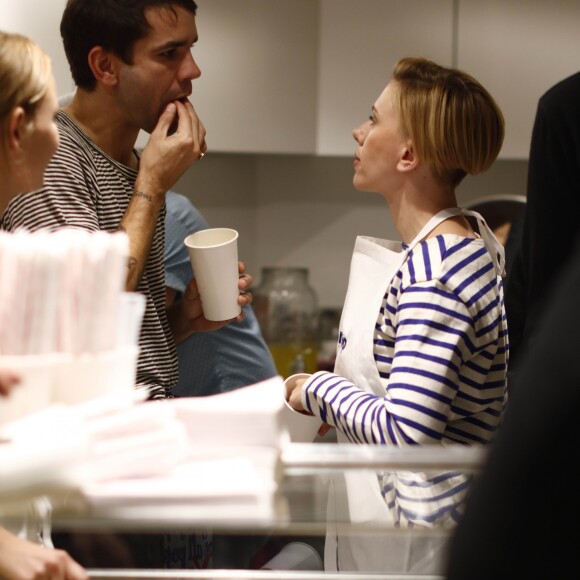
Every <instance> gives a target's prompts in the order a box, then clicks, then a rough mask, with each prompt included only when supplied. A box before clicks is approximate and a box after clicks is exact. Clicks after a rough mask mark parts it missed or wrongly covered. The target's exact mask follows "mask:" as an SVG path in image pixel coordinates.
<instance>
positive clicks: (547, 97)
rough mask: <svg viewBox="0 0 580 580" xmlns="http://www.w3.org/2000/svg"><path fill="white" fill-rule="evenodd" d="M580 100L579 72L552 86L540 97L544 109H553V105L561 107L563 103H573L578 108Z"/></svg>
mask: <svg viewBox="0 0 580 580" xmlns="http://www.w3.org/2000/svg"><path fill="white" fill-rule="evenodd" d="M579 99H580V72H577V73H574V74H573V75H570V76H568V77H566V78H564V79H562V80H560V81H558V82H557V83H555V84H554V85H552V86H551V87H550V88H549V89H548V90H547V91H546V92H545V93H544V94H543V95H542V96H541V97H540V104H541V105H542V106H543V107H551V106H552V105H556V104H557V105H560V106H561V105H562V104H563V103H566V102H571V103H573V105H574V107H575V108H577V107H578V100H579Z"/></svg>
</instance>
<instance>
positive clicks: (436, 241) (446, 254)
mask: <svg viewBox="0 0 580 580" xmlns="http://www.w3.org/2000/svg"><path fill="white" fill-rule="evenodd" d="M487 261H491V258H490V256H489V255H488V254H487V252H486V251H485V245H484V243H483V241H482V240H481V239H479V238H466V237H464V236H458V235H455V234H440V235H437V236H433V237H432V238H427V239H426V240H423V241H422V242H420V244H419V245H418V246H417V247H416V248H415V249H414V250H413V252H412V253H411V256H410V259H409V260H408V266H407V269H408V270H409V271H410V272H411V279H410V282H411V283H420V282H429V281H432V280H445V281H448V280H449V279H450V277H451V274H453V276H454V278H455V280H457V279H458V278H460V277H462V276H464V275H469V272H471V271H473V269H475V268H480V267H481V266H482V265H483V264H484V263H485V262H487Z"/></svg>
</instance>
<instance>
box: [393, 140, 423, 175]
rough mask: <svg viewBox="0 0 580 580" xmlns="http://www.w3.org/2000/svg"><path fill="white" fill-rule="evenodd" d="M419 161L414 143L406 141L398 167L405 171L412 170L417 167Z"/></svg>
mask: <svg viewBox="0 0 580 580" xmlns="http://www.w3.org/2000/svg"><path fill="white" fill-rule="evenodd" d="M418 161H419V160H418V159H417V155H415V150H414V149H413V144H412V143H411V142H410V141H409V142H407V143H406V145H405V149H404V150H403V152H402V153H401V156H400V157H399V162H398V163H397V169H398V170H399V171H403V172H407V171H412V170H413V169H415V167H417V163H418Z"/></svg>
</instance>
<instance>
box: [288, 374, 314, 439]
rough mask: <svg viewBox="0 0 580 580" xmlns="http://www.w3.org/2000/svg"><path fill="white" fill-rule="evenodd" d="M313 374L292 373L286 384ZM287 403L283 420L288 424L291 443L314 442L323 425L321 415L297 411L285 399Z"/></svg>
mask: <svg viewBox="0 0 580 580" xmlns="http://www.w3.org/2000/svg"><path fill="white" fill-rule="evenodd" d="M310 376H311V375H309V374H308V373H297V374H295V375H290V376H289V377H288V378H287V379H286V380H285V381H284V385H288V384H292V383H293V382H294V381H296V380H297V379H307V378H309V377H310ZM284 403H285V405H284V407H283V408H282V420H283V421H284V423H285V424H286V428H287V429H288V434H289V435H290V442H291V443H312V442H313V441H314V438H315V437H316V434H317V433H318V429H320V427H321V426H322V421H321V420H320V417H317V416H315V415H304V414H303V413H299V412H298V411H295V410H294V409H293V408H292V407H291V406H290V405H289V404H288V401H284Z"/></svg>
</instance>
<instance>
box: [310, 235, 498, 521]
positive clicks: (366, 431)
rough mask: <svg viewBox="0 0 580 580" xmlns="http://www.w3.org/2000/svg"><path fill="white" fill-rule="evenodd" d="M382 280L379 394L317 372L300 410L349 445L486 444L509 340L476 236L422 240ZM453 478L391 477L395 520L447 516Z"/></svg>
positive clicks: (459, 488)
mask: <svg viewBox="0 0 580 580" xmlns="http://www.w3.org/2000/svg"><path fill="white" fill-rule="evenodd" d="M385 284H386V285H387V284H388V287H387V289H386V292H385V295H384V298H383V302H382V305H381V308H380V312H379V315H378V319H377V322H376V326H375V331H374V346H373V351H374V360H375V362H376V367H377V372H378V373H379V376H380V381H381V384H382V386H383V387H384V394H383V395H382V396H377V395H375V394H372V393H369V392H367V390H366V388H365V385H362V384H358V385H355V384H353V383H352V382H350V381H349V380H347V379H345V378H344V377H341V376H339V375H336V374H334V373H329V372H319V373H316V374H315V375H313V376H312V377H311V378H310V379H309V381H308V382H307V383H306V386H305V388H304V390H303V404H304V406H305V408H306V409H308V410H310V411H311V412H312V413H314V414H316V415H318V416H320V417H321V418H322V419H323V420H324V421H326V422H327V423H329V424H331V425H334V426H335V427H336V428H337V429H339V430H340V431H341V432H342V433H343V434H344V435H345V436H346V437H347V438H348V439H349V440H350V441H352V442H353V443H370V444H385V445H416V444H421V445H425V444H439V445H450V444H479V443H486V442H488V441H489V440H490V439H491V438H492V436H493V434H494V432H495V431H496V429H497V427H498V426H499V423H500V420H501V417H502V414H503V411H504V408H505V404H506V402H507V389H506V369H507V359H508V336H507V325H506V316H505V308H504V297H503V288H502V282H501V278H500V277H498V276H497V275H496V273H495V270H494V267H493V263H492V260H491V256H490V255H489V253H488V251H487V249H486V247H485V245H484V243H483V241H482V240H481V239H470V238H463V237H459V236H456V235H450V234H445V235H439V236H436V237H433V238H429V239H427V240H425V241H423V242H421V243H420V244H418V245H417V246H416V247H415V248H414V249H413V250H412V251H411V252H410V254H409V256H408V259H407V260H406V261H405V262H404V264H403V266H402V267H401V268H400V270H399V271H398V272H397V274H396V275H395V276H394V278H393V280H392V281H390V283H389V281H387V280H386V281H385ZM456 475H457V474H437V475H436V476H434V477H432V476H427V475H425V474H401V473H399V474H389V475H388V476H385V477H384V479H383V481H382V488H383V494H384V495H385V498H386V501H387V503H388V504H389V506H390V507H391V508H392V509H393V510H394V511H395V512H396V517H397V521H408V522H415V523H422V524H425V525H430V520H439V521H440V520H441V519H443V520H445V519H447V518H451V519H452V520H453V521H455V520H456V516H457V513H456V512H457V507H458V499H459V498H460V497H463V495H464V488H465V483H466V482H465V478H464V477H460V476H457V477H456ZM417 494H419V496H417ZM418 497H420V498H422V499H421V500H420V501H419V500H418ZM435 498H439V499H438V500H435Z"/></svg>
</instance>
